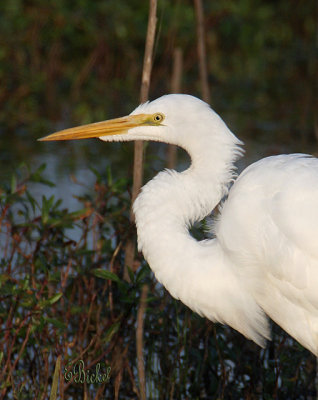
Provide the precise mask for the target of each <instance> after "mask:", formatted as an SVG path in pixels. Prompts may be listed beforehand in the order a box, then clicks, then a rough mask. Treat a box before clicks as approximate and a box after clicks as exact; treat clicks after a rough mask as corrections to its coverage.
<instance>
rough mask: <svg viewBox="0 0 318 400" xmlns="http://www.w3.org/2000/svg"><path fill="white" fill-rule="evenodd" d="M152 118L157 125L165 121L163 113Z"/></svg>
mask: <svg viewBox="0 0 318 400" xmlns="http://www.w3.org/2000/svg"><path fill="white" fill-rule="evenodd" d="M152 118H153V121H154V122H155V123H156V124H160V122H162V121H163V120H164V118H165V117H164V115H163V114H161V113H156V114H154V115H153V116H152Z"/></svg>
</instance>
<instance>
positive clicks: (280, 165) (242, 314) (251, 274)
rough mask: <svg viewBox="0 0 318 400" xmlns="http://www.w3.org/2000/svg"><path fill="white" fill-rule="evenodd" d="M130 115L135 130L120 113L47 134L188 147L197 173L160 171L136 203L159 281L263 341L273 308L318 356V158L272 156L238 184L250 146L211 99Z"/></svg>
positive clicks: (178, 101)
mask: <svg viewBox="0 0 318 400" xmlns="http://www.w3.org/2000/svg"><path fill="white" fill-rule="evenodd" d="M138 118H139V119H138ZM137 119H138V123H137V122H136V121H137ZM132 120H133V123H132V122H131V121H132ZM139 120H140V121H139ZM122 121H124V122H125V123H126V125H127V126H126V125H125V129H123V128H122V129H121V130H119V128H118V124H120V119H117V120H112V121H110V122H102V123H98V124H95V125H88V126H86V127H82V128H75V129H77V131H76V132H75V130H74V129H73V130H72V129H70V130H66V131H63V132H62V133H57V134H53V135H50V136H49V137H48V138H46V140H55V139H69V138H83V137H92V136H99V137H100V139H102V140H104V141H113V140H116V141H118V140H138V139H143V140H155V141H161V142H166V143H173V144H176V145H178V146H181V147H183V148H184V149H185V150H186V151H187V152H188V153H189V155H190V157H191V166H190V167H189V169H187V170H186V171H184V172H181V173H178V172H175V171H169V170H166V171H163V172H160V173H159V174H158V175H157V176H156V177H155V178H154V179H153V180H151V181H150V182H149V183H147V184H146V185H145V186H144V187H143V189H142V192H141V193H140V195H139V196H138V198H137V200H136V201H135V204H134V212H135V216H136V224H137V232H138V246H139V249H140V250H141V251H142V252H143V254H144V256H145V258H146V260H147V261H148V263H149V265H150V267H151V269H152V270H153V271H154V273H155V275H156V277H157V279H158V280H159V281H160V282H162V284H163V285H164V286H165V287H166V288H167V290H168V291H169V292H170V293H171V294H172V296H174V297H175V298H178V299H180V300H181V301H182V302H183V303H185V304H186V305H187V306H189V307H190V308H191V309H192V310H194V311H196V312H198V313H199V314H201V315H204V316H206V317H207V318H209V319H211V320H212V321H219V322H221V323H225V324H228V325H230V326H231V327H233V328H234V329H236V330H238V331H239V332H241V333H242V334H243V335H245V336H246V337H247V338H249V339H252V340H253V341H255V342H256V343H258V344H259V345H261V346H263V345H264V339H265V338H269V337H270V332H269V328H268V320H267V317H266V314H267V315H268V316H269V317H271V318H272V319H273V320H274V321H275V322H276V323H277V324H278V325H280V326H281V327H282V328H283V329H285V330H286V331H287V332H288V333H289V334H290V335H291V336H293V337H294V338H295V339H296V340H298V341H299V342H300V343H301V344H302V345H303V346H305V347H306V348H307V349H309V350H310V351H312V352H313V353H314V354H316V355H318V160H317V159H316V158H313V157H310V156H307V155H301V154H293V155H280V156H275V157H268V158H265V159H262V160H260V161H258V162H256V163H254V164H252V165H250V166H249V167H248V168H246V169H245V171H243V173H242V174H241V175H240V176H239V177H238V178H237V179H236V180H235V183H234V185H233V186H232V187H231V189H230V190H229V184H230V183H231V182H232V181H233V180H234V179H235V174H234V172H233V171H234V167H233V163H234V162H235V160H236V159H237V158H238V157H239V156H240V155H241V154H242V151H241V147H240V146H241V145H242V142H240V141H239V140H238V139H237V138H236V137H235V136H234V135H233V134H232V133H231V131H230V130H229V129H228V128H227V126H226V125H225V123H224V122H223V121H222V119H221V118H220V117H219V116H218V115H217V114H216V113H215V112H214V111H213V110H212V109H211V108H210V107H209V106H208V105H207V104H206V103H204V102H202V101H201V100H199V99H197V98H195V97H192V96H188V95H167V96H163V97H161V98H159V99H157V100H155V101H153V102H149V103H146V104H142V105H141V106H139V107H138V108H137V109H136V110H135V111H134V112H133V113H132V114H131V115H130V116H128V117H125V119H121V122H122ZM127 121H129V122H127ZM129 124H130V125H129ZM110 125H111V126H110ZM128 125H129V126H128ZM114 126H115V128H114ZM92 127H93V128H92ZM111 127H112V129H111ZM116 127H117V128H116ZM83 132H86V134H85V135H84V134H83ZM87 132H90V133H89V134H87ZM226 195H228V196H227V199H226V200H225V201H224V202H223V204H222V205H221V207H220V214H219V216H218V217H217V219H216V220H215V221H214V222H213V232H214V238H213V239H210V240H204V241H200V242H198V241H196V240H195V239H194V238H193V237H192V236H191V235H190V234H189V227H190V226H191V225H192V224H193V222H194V221H198V220H202V219H203V218H204V217H205V216H207V215H209V214H210V213H211V211H212V210H213V209H214V208H215V207H217V206H218V204H219V203H220V202H221V200H222V199H223V198H224V196H226Z"/></svg>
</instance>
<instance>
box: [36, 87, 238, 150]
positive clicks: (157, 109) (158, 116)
mask: <svg viewBox="0 0 318 400" xmlns="http://www.w3.org/2000/svg"><path fill="white" fill-rule="evenodd" d="M228 134H230V135H231V136H232V137H233V135H232V134H231V132H230V131H229V129H228V128H227V126H226V125H225V123H224V122H223V121H222V119H221V118H220V117H219V116H218V115H217V114H216V113H215V112H214V111H213V110H212V109H211V108H210V106H209V105H208V104H206V103H205V102H203V101H202V100H199V99H198V98H196V97H193V96H190V95H185V94H170V95H166V96H162V97H160V98H158V99H156V100H154V101H151V102H146V103H144V104H141V105H140V106H138V107H137V108H136V109H135V110H134V111H133V112H132V113H131V114H130V115H128V116H125V117H121V118H115V119H111V120H108V121H102V122H97V123H94V124H89V125H83V126H79V127H76V128H70V129H65V130H63V131H60V132H56V133H53V134H52V135H49V136H46V137H44V138H42V139H40V140H43V141H49V140H72V139H86V138H93V137H98V138H99V139H101V140H103V141H105V142H112V141H116V142H118V141H131V140H152V141H159V142H164V143H171V144H176V145H178V146H181V147H184V148H185V149H186V150H187V149H189V148H193V146H195V144H198V142H201V143H204V144H207V143H208V141H209V142H211V140H212V141H213V138H214V140H215V138H216V137H219V136H220V135H221V136H220V137H222V135H223V137H226V136H227V135H228Z"/></svg>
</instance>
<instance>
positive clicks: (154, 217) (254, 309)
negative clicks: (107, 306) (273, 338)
mask: <svg viewBox="0 0 318 400" xmlns="http://www.w3.org/2000/svg"><path fill="white" fill-rule="evenodd" d="M238 154H239V148H238V146H237V143H233V142H232V144H231V145H228V146H226V145H225V146H224V144H223V145H222V148H217V147H213V148H211V146H207V147H206V148H202V149H201V150H200V149H199V151H197V152H195V151H194V152H192V153H191V159H192V164H191V166H190V168H189V169H187V170H186V171H184V172H182V173H178V172H175V171H169V170H168V171H164V172H160V173H159V174H158V175H157V176H156V177H155V178H154V179H153V180H151V181H150V182H148V183H147V184H146V185H145V186H144V187H143V189H142V192H141V193H140V195H139V196H138V197H137V199H136V201H135V203H134V213H135V216H136V225H137V233H138V247H139V250H142V252H143V254H144V257H145V259H146V260H147V261H148V263H149V265H150V267H151V269H152V270H153V272H154V273H155V275H156V278H157V279H158V280H159V282H161V283H162V284H163V285H164V286H165V287H166V288H167V289H168V291H169V292H170V294H171V295H172V296H173V297H175V298H177V299H180V300H181V301H182V302H183V303H184V304H186V305H187V306H189V307H190V308H191V309H192V310H194V311H196V312H198V313H199V314H201V315H205V316H206V317H207V318H209V319H210V320H212V321H220V322H222V323H226V324H228V325H230V326H232V327H233V328H235V329H236V330H238V331H239V332H241V333H243V334H244V335H245V336H247V337H249V338H251V339H253V340H254V341H255V342H256V343H258V344H260V345H263V344H264V342H263V340H264V339H263V337H264V336H267V332H268V328H267V322H266V318H265V317H264V315H263V313H262V311H261V310H260V308H259V306H258V305H257V303H256V302H255V300H254V298H253V297H252V296H251V295H250V294H249V292H248V291H247V290H246V289H245V288H244V287H243V285H244V282H242V281H241V280H240V279H238V277H237V275H236V272H235V267H234V266H233V264H232V261H231V260H230V259H229V258H228V257H227V255H226V253H225V252H224V251H223V249H222V247H221V246H220V243H219V242H218V240H217V238H216V239H212V240H204V241H201V242H198V241H196V240H195V239H194V238H193V237H192V236H191V235H190V234H189V226H190V225H192V224H193V222H195V221H196V220H201V219H202V218H204V217H205V216H206V215H208V214H209V213H210V212H211V211H212V210H213V208H214V207H215V206H216V205H217V204H218V203H219V202H220V200H221V199H222V197H223V196H224V195H225V194H226V192H227V184H228V183H229V181H230V180H231V179H232V178H233V162H234V160H235V159H236V158H237V156H238ZM246 310H248V311H249V312H246ZM255 315H256V316H257V318H255Z"/></svg>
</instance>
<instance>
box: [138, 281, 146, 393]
mask: <svg viewBox="0 0 318 400" xmlns="http://www.w3.org/2000/svg"><path fill="white" fill-rule="evenodd" d="M148 290H149V287H148V285H144V286H143V287H142V289H141V296H140V303H139V309H138V313H137V330H136V348H137V368H138V376H139V387H140V398H141V400H146V378H145V364H144V356H143V348H144V343H143V333H144V316H145V312H146V305H147V295H148Z"/></svg>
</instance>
